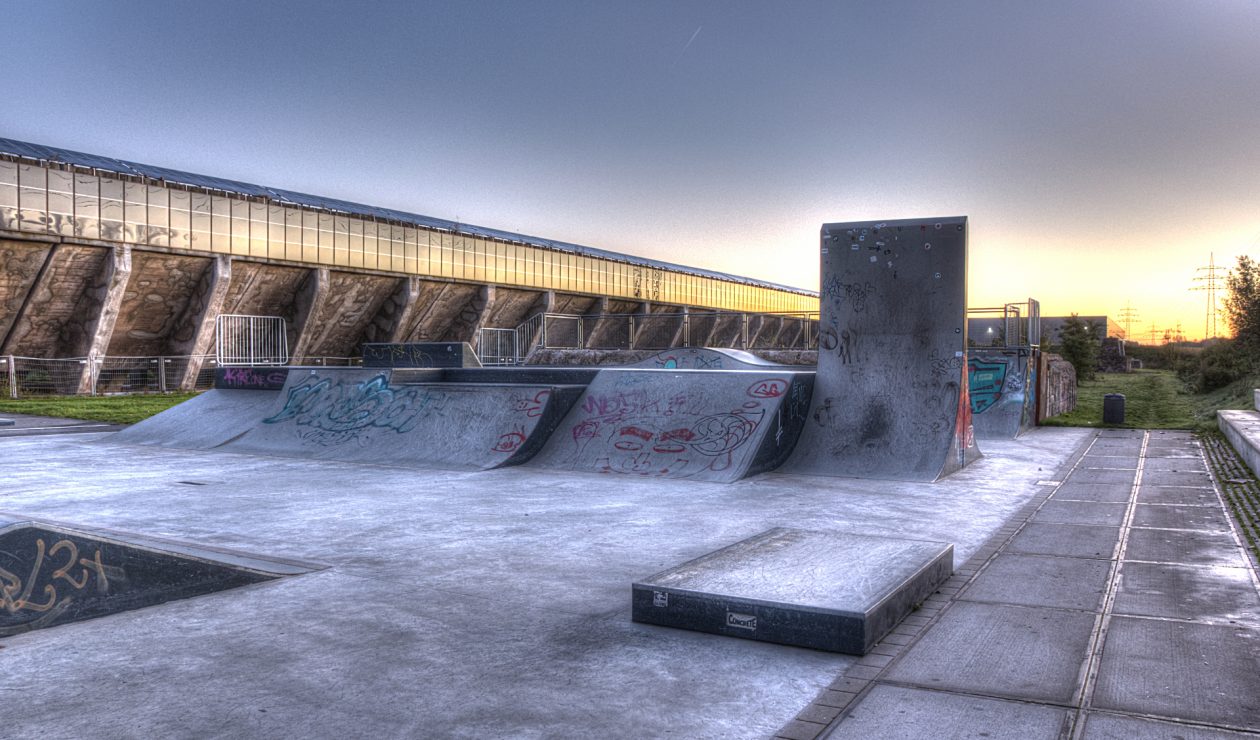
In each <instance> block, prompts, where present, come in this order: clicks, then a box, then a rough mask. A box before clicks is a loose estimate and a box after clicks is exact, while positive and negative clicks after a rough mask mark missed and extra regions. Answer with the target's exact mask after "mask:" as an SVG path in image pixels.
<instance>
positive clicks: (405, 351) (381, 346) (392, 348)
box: [363, 342, 450, 367]
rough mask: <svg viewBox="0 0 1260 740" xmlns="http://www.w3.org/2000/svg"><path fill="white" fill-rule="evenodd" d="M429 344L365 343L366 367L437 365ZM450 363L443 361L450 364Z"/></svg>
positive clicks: (364, 359)
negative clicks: (430, 352)
mask: <svg viewBox="0 0 1260 740" xmlns="http://www.w3.org/2000/svg"><path fill="white" fill-rule="evenodd" d="M427 349H428V346H427V345H426V344H422V343H401V342H400V343H373V344H365V345H363V364H364V366H366V367H435V366H436V364H435V363H434V361H433V357H432V355H430V354H429V352H428V351H426V350H427ZM448 364H450V363H443V365H444V366H445V365H448Z"/></svg>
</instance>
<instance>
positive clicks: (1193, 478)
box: [1142, 470, 1212, 488]
mask: <svg viewBox="0 0 1260 740" xmlns="http://www.w3.org/2000/svg"><path fill="white" fill-rule="evenodd" d="M1142 485H1148V486H1187V487H1191V488H1211V487H1212V478H1211V476H1209V475H1208V474H1207V473H1174V472H1172V471H1168V470H1150V471H1143V473H1142Z"/></svg>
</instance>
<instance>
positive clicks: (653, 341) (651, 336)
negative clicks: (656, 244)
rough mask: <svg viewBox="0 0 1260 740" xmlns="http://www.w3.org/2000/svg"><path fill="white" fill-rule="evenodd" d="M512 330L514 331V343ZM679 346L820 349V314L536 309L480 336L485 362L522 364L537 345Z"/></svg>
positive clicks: (488, 363)
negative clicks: (522, 318)
mask: <svg viewBox="0 0 1260 740" xmlns="http://www.w3.org/2000/svg"><path fill="white" fill-rule="evenodd" d="M507 332H511V334H512V337H511V340H510V341H509V339H508V335H507ZM509 345H510V346H509ZM676 347H729V348H734V349H816V348H817V347H818V314H816V313H802V314H743V313H733V312H725V311H721V312H711V311H705V312H698V311H684V312H678V313H637V314H593V315H589V316H587V315H575V314H557V313H537V314H534V315H533V316H531V317H529V318H528V319H526V320H525V321H523V322H521V324H520V325H519V326H517V327H516V329H515V330H512V329H481V330H480V332H479V333H478V335H477V356H478V358H480V359H481V363H482V364H483V365H512V364H519V363H521V362H522V361H524V359H525V357H526V356H528V355H529V353H530V351H532V350H534V349H644V350H664V349H673V348H676Z"/></svg>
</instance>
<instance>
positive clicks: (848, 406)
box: [785, 217, 979, 480]
mask: <svg viewBox="0 0 1260 740" xmlns="http://www.w3.org/2000/svg"><path fill="white" fill-rule="evenodd" d="M821 257H822V290H821V319H820V322H819V351H818V376H817V379H816V381H815V388H814V397H813V402H812V403H811V406H810V418H809V420H808V421H807V422H806V425H805V429H804V431H803V432H802V434H801V438H800V441H799V442H798V443H797V448H796V451H795V453H794V454H793V456H792V458H791V460H790V461H789V463H788V465H787V466H786V467H785V470H787V471H790V472H798V473H807V474H813V475H837V476H852V477H860V478H867V477H869V478H889V479H902V480H935V479H937V478H939V477H941V476H944V475H947V474H949V473H950V472H952V471H954V470H957V469H958V468H960V467H962V466H963V465H965V464H966V463H967V462H969V461H971V460H973V459H975V458H976V457H978V456H979V449H978V448H977V447H976V444H975V438H974V434H973V430H972V426H971V404H970V399H969V398H968V393H967V362H966V350H967V322H966V311H967V219H966V217H956V218H939V219H927V220H902V221H883V222H877V221H869V222H857V223H839V224H826V225H824V226H823V228H822V245H821Z"/></svg>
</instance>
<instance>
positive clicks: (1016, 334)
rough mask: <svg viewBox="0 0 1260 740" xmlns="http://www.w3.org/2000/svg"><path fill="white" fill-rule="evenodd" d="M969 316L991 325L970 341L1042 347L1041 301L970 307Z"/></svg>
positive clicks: (985, 343) (978, 343) (1030, 300)
mask: <svg viewBox="0 0 1260 740" xmlns="http://www.w3.org/2000/svg"><path fill="white" fill-rule="evenodd" d="M967 318H968V320H973V319H974V320H977V321H979V322H980V323H982V324H987V326H986V327H985V331H984V332H983V333H982V334H979V335H977V336H968V340H969V341H971V342H973V343H975V344H976V345H978V346H982V347H983V346H994V347H1039V346H1041V303H1040V302H1039V301H1037V300H1036V299H1033V298H1029V299H1028V300H1027V301H1020V302H1015V303H1007V304H1005V305H1003V306H994V307H979V308H969V309H967ZM995 329H996V330H997V331H994V330H995Z"/></svg>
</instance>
